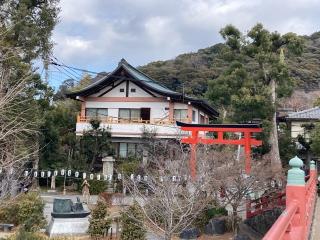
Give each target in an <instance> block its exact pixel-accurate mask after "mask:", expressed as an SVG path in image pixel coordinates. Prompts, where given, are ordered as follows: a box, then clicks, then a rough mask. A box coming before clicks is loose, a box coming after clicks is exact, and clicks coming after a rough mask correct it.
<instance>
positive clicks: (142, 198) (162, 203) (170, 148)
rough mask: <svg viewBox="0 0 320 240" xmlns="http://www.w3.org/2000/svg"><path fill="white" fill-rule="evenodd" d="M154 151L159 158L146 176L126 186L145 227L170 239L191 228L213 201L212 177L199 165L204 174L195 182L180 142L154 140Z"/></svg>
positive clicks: (150, 164) (156, 157)
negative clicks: (136, 205) (139, 209)
mask: <svg viewBox="0 0 320 240" xmlns="http://www.w3.org/2000/svg"><path fill="white" fill-rule="evenodd" d="M153 149H154V153H157V155H153V156H152V158H151V159H149V160H150V162H149V167H146V168H145V169H144V171H145V172H144V174H143V176H141V177H140V176H138V177H137V176H136V177H129V176H128V177H127V178H125V179H124V186H126V187H127V189H129V191H130V193H131V195H132V197H133V198H134V200H135V201H136V202H137V203H138V204H139V205H140V207H141V209H142V212H143V214H144V216H145V218H144V219H145V222H144V223H141V224H143V225H144V226H145V228H146V229H148V230H149V231H150V232H153V233H155V234H157V235H160V236H162V237H164V238H165V239H166V240H168V239H171V238H172V236H173V235H175V234H178V233H180V232H181V231H182V230H183V229H185V228H187V227H189V226H190V225H191V224H192V223H193V222H194V220H195V219H196V218H197V217H198V215H199V214H200V213H201V212H202V210H203V209H204V208H205V207H206V206H207V204H208V203H209V202H212V199H213V198H212V196H211V195H209V194H207V193H206V189H208V188H209V185H208V184H209V183H210V177H209V176H207V175H206V174H207V173H208V171H207V170H206V169H205V168H203V169H202V166H201V164H199V166H198V167H199V172H200V173H201V174H199V175H198V178H197V180H196V181H191V178H190V177H189V168H188V160H189V153H188V149H187V148H186V147H185V146H183V145H181V144H179V143H177V142H175V143H173V142H172V141H169V140H168V141H166V140H159V141H154V142H153ZM160 149H162V150H160ZM165 157H167V158H165ZM202 170H203V171H202ZM128 214H130V213H128ZM131 217H132V218H133V219H134V216H131Z"/></svg>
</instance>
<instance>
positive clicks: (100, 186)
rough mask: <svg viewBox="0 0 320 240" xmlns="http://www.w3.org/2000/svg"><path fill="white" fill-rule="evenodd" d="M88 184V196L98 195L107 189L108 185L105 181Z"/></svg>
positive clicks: (93, 181) (91, 181) (94, 181)
mask: <svg viewBox="0 0 320 240" xmlns="http://www.w3.org/2000/svg"><path fill="white" fill-rule="evenodd" d="M89 184H90V187H89V189H90V194H91V195H98V194H100V193H102V192H104V191H105V190H106V189H107V184H108V183H107V182H106V181H98V180H89Z"/></svg>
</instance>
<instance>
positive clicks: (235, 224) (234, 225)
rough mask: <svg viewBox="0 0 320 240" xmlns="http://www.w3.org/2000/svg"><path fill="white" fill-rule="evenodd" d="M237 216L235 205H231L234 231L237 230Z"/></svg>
mask: <svg viewBox="0 0 320 240" xmlns="http://www.w3.org/2000/svg"><path fill="white" fill-rule="evenodd" d="M237 218H238V213H237V207H236V206H232V226H231V228H232V231H233V232H234V233H235V232H236V230H237Z"/></svg>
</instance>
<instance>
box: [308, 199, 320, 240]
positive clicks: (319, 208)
mask: <svg viewBox="0 0 320 240" xmlns="http://www.w3.org/2000/svg"><path fill="white" fill-rule="evenodd" d="M319 223H320V198H319V197H318V199H317V202H316V208H315V211H314V218H313V223H312V229H311V237H310V239H311V240H319V239H320V226H319Z"/></svg>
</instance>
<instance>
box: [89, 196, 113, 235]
mask: <svg viewBox="0 0 320 240" xmlns="http://www.w3.org/2000/svg"><path fill="white" fill-rule="evenodd" d="M108 216H109V214H108V209H107V205H106V203H105V202H103V201H101V200H99V201H98V202H97V205H96V207H95V208H94V209H93V211H92V213H91V217H90V219H89V222H90V224H89V229H88V233H89V234H90V236H91V237H93V238H95V239H99V238H101V237H103V236H104V234H105V233H106V232H108V229H109V228H110V225H111V221H110V220H109V219H106V218H107V217H108Z"/></svg>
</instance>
